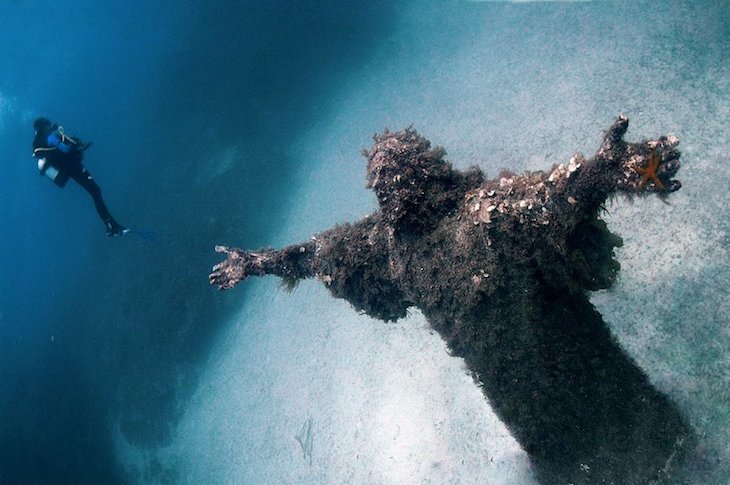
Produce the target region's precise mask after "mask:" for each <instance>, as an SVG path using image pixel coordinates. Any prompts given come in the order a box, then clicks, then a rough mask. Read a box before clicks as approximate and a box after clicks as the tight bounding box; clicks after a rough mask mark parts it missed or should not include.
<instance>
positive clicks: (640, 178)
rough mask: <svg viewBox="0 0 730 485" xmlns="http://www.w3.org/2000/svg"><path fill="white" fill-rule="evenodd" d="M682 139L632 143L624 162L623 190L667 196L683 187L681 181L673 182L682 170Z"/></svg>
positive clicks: (621, 182) (621, 184)
mask: <svg viewBox="0 0 730 485" xmlns="http://www.w3.org/2000/svg"><path fill="white" fill-rule="evenodd" d="M678 144H679V139H678V138H677V137H676V136H662V137H660V138H659V139H657V140H650V141H647V142H644V143H630V144H629V145H628V147H627V154H626V155H627V156H626V158H625V159H624V160H623V164H622V167H621V168H622V174H623V176H622V177H621V179H620V181H619V187H620V190H623V191H625V192H633V193H648V192H653V193H657V194H660V195H661V194H666V193H670V192H675V191H677V190H679V189H680V187H682V183H681V182H680V181H679V180H672V177H674V176H675V175H676V174H677V171H678V170H679V167H680V162H679V157H680V152H679V150H677V145H678Z"/></svg>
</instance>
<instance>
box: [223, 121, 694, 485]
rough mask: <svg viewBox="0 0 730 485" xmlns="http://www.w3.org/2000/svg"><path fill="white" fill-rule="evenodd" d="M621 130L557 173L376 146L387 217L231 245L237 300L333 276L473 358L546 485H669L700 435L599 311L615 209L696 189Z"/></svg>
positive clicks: (353, 299)
mask: <svg viewBox="0 0 730 485" xmlns="http://www.w3.org/2000/svg"><path fill="white" fill-rule="evenodd" d="M627 127H628V119H627V118H626V117H619V118H618V119H617V120H616V122H614V123H613V125H612V126H611V127H610V128H609V130H608V131H607V133H606V135H605V138H604V140H603V143H602V144H601V146H600V148H599V149H598V151H597V152H596V154H595V155H594V156H593V157H592V158H590V159H586V158H585V157H583V156H582V155H580V154H576V155H575V156H574V157H573V158H572V159H571V160H570V161H569V162H568V163H567V164H559V165H555V166H553V167H552V168H551V169H550V170H548V171H546V172H542V171H538V172H527V173H524V174H514V173H511V172H508V171H503V172H502V173H500V174H499V176H498V177H497V178H495V179H491V180H486V179H485V177H484V175H483V173H482V171H481V170H480V169H479V168H476V167H474V168H471V169H469V170H467V171H464V172H461V171H458V170H455V169H454V168H453V167H452V166H451V164H449V163H448V162H446V161H444V156H445V151H444V150H443V149H441V148H438V147H437V148H434V149H432V148H431V145H430V143H429V141H428V140H426V139H425V138H423V137H422V136H420V135H419V134H418V133H417V132H416V131H415V130H413V129H406V130H405V131H400V132H396V133H392V132H389V131H386V132H385V133H383V134H382V135H376V136H375V138H374V140H375V143H374V145H373V147H372V148H371V149H370V150H369V151H367V152H365V155H366V156H367V158H368V166H367V186H368V188H371V189H373V190H374V191H375V193H376V195H377V198H378V202H379V205H380V210H379V211H377V212H375V213H374V214H371V215H369V216H367V217H365V218H364V219H362V220H360V221H358V222H356V223H353V224H342V225H338V226H336V227H334V228H333V229H330V230H328V231H325V232H322V233H320V234H317V235H315V236H314V237H312V239H311V240H310V241H307V242H304V243H301V244H295V245H292V246H288V247H286V248H284V249H282V250H260V251H254V252H248V251H242V250H240V249H235V248H228V247H223V246H218V247H216V251H218V252H220V253H223V254H225V255H226V260H225V261H223V262H222V263H220V264H217V265H216V266H214V268H213V272H212V273H211V275H210V282H211V284H213V285H216V286H218V287H219V288H221V289H228V288H232V287H233V286H235V285H236V284H237V283H239V282H241V281H243V280H244V279H246V278H247V277H249V276H263V275H269V274H270V275H276V276H279V277H281V278H283V279H284V281H285V282H286V283H287V284H289V285H292V286H293V285H294V284H295V283H296V281H298V280H299V279H302V278H311V277H317V278H319V279H320V280H321V281H322V282H323V283H324V284H325V285H326V286H327V288H329V290H330V291H331V292H332V294H333V295H334V296H335V297H338V298H344V299H346V300H347V301H348V302H350V303H351V304H352V306H353V307H354V308H355V309H356V310H358V311H364V312H365V313H367V314H368V315H370V316H372V317H375V318H378V319H381V320H385V321H392V320H397V319H398V318H401V317H404V316H405V315H406V311H407V309H408V308H409V307H417V308H419V309H420V310H421V312H422V313H423V314H424V316H425V317H426V318H427V319H428V321H429V323H430V325H431V326H432V327H433V328H434V329H435V330H437V331H438V332H439V334H440V335H441V337H442V338H443V339H444V340H445V341H446V343H447V344H448V347H449V349H450V351H451V353H452V355H455V356H458V357H461V358H463V359H464V361H465V363H466V365H467V367H468V369H469V370H470V371H471V372H472V374H473V376H474V379H475V381H476V382H477V383H478V384H479V385H480V386H482V388H483V391H484V394H485V395H486V397H487V398H488V399H489V402H490V404H491V405H492V407H493V409H494V411H495V412H496V413H497V414H498V416H499V417H500V418H501V419H502V420H503V421H504V422H505V423H506V424H507V426H508V427H509V429H510V431H511V433H512V434H513V436H514V437H515V438H516V439H517V440H518V442H519V443H520V444H521V446H522V447H523V448H524V449H525V450H526V451H527V453H528V454H529V455H530V458H531V460H532V462H533V464H534V465H535V470H536V475H537V477H538V479H539V480H540V481H542V482H544V483H559V482H560V483H567V482H572V483H578V482H589V483H597V482H608V483H611V482H613V483H646V482H651V481H663V480H665V479H668V478H669V476H670V474H671V473H672V472H673V470H674V469H676V467H677V466H678V464H679V463H680V462H681V461H682V459H683V457H684V456H685V455H686V454H687V452H688V450H691V449H692V447H693V444H694V441H695V437H694V435H693V432H692V429H691V428H690V426H689V424H688V423H687V422H686V421H685V419H684V417H683V416H682V415H681V413H680V412H679V411H678V410H677V408H676V407H675V406H674V404H673V403H672V402H671V401H670V400H669V399H668V398H667V397H666V396H664V395H663V394H661V393H660V392H659V391H658V390H656V389H655V388H654V387H653V386H652V385H651V383H650V382H649V380H648V379H647V377H646V375H645V374H644V373H643V372H642V370H641V369H640V368H639V367H638V366H637V365H636V364H635V363H634V362H633V360H632V359H631V358H630V357H629V356H628V355H627V354H626V353H625V352H624V351H623V350H622V349H621V347H620V346H619V344H618V343H617V341H616V340H615V338H614V337H613V336H612V335H611V332H610V330H609V328H608V326H607V325H606V323H605V322H604V321H603V318H602V316H601V315H600V313H598V312H597V311H596V309H595V308H594V307H593V305H592V304H591V303H590V301H589V299H588V294H587V292H588V291H595V290H598V289H602V288H609V287H610V286H611V285H612V284H613V282H614V281H615V279H616V275H617V273H618V271H619V268H620V265H619V263H618V262H617V261H616V260H615V259H614V253H613V249H614V248H615V247H618V246H620V245H621V244H622V241H621V238H620V237H618V236H616V235H614V234H612V233H611V232H610V231H609V230H608V228H607V226H606V224H605V222H603V221H602V220H601V219H600V217H599V215H600V212H601V210H602V209H603V204H604V203H605V201H606V200H607V199H608V198H609V197H613V196H615V195H617V194H624V195H626V196H628V197H629V198H632V197H636V196H647V195H649V194H656V195H658V196H659V197H666V196H667V195H668V194H670V193H671V192H674V191H676V190H678V189H679V188H680V187H681V184H680V182H679V181H677V180H673V179H672V177H674V176H675V174H676V173H677V171H678V170H679V167H680V162H679V158H680V153H679V151H677V149H676V146H677V144H678V140H677V138H676V137H671V136H670V137H661V138H659V139H656V140H651V141H643V142H638V143H628V142H625V141H624V139H623V135H624V134H625V132H626V129H627Z"/></svg>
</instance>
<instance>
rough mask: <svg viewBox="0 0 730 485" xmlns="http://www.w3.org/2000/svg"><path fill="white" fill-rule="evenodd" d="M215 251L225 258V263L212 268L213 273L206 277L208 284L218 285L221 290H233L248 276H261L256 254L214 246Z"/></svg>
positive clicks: (258, 259)
mask: <svg viewBox="0 0 730 485" xmlns="http://www.w3.org/2000/svg"><path fill="white" fill-rule="evenodd" d="M215 251H216V252H217V253H222V254H225V255H226V256H227V258H226V260H225V261H223V262H222V263H218V264H216V265H215V266H213V272H212V273H211V274H210V276H209V277H208V278H209V280H210V284H211V285H218V288H219V289H221V290H228V289H230V288H233V287H234V286H236V285H237V284H238V283H239V282H241V281H243V280H245V279H246V278H247V277H248V276H250V275H260V274H262V271H261V267H260V263H261V261H260V258H259V257H258V256H257V254H256V253H248V252H246V251H242V250H240V249H237V248H228V247H226V246H216V247H215Z"/></svg>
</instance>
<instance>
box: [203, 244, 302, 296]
mask: <svg viewBox="0 0 730 485" xmlns="http://www.w3.org/2000/svg"><path fill="white" fill-rule="evenodd" d="M215 250H216V252H218V253H222V254H225V255H226V260H225V261H223V262H222V263H219V264H216V265H215V266H213V272H212V273H211V274H210V276H209V279H210V284H212V285H215V286H218V288H220V289H221V290H227V289H230V288H233V287H234V286H236V285H237V284H238V283H239V282H241V281H243V280H245V279H246V278H248V277H249V276H263V275H266V274H271V275H275V276H280V277H282V278H292V279H303V278H309V277H312V276H314V266H313V258H314V251H315V244H314V242H313V241H310V242H307V243H304V244H295V245H293V246H287V247H285V248H284V249H282V250H279V251H276V250H273V249H267V250H261V251H254V252H249V251H242V250H241V249H238V248H229V247H226V246H216V247H215Z"/></svg>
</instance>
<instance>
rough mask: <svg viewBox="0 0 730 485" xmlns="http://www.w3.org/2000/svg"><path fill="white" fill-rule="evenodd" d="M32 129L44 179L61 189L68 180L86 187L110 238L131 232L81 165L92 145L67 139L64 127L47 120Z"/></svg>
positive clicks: (76, 139)
mask: <svg viewBox="0 0 730 485" xmlns="http://www.w3.org/2000/svg"><path fill="white" fill-rule="evenodd" d="M33 128H34V129H35V138H34V139H33V156H34V157H35V158H37V159H38V170H39V171H40V173H41V175H46V176H47V177H48V178H50V179H51V180H53V182H54V183H55V184H56V185H58V186H59V187H64V186H65V185H66V182H68V179H69V178H72V179H74V180H75V181H76V182H77V183H78V184H79V185H80V186H81V187H83V188H84V190H86V191H87V192H88V193H89V195H91V198H92V199H93V200H94V205H95V206H96V212H98V213H99V217H101V220H102V221H104V225H105V226H106V235H107V236H109V237H115V236H122V235H124V234H126V233H127V232H129V229H127V228H125V227H124V226H122V225H121V224H119V223H118V222H117V221H116V220H114V218H113V217H112V215H111V213H109V209H107V207H106V204H105V203H104V199H102V198H101V189H100V188H99V186H98V185H97V184H96V182H94V179H93V177H92V176H91V174H90V173H89V171H88V170H86V167H84V165H83V164H82V163H81V161H82V160H83V158H84V151H86V149H88V148H89V147H90V146H91V143H83V142H82V141H81V140H80V139H78V138H76V137H73V136H69V135H67V134H66V133H65V132H64V130H63V127H62V126H59V125H58V124H55V123H51V121H50V120H49V119H48V118H43V117H41V118H38V119H36V120H35V121H34V122H33Z"/></svg>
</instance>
